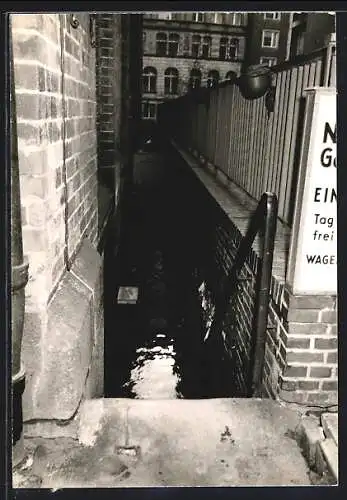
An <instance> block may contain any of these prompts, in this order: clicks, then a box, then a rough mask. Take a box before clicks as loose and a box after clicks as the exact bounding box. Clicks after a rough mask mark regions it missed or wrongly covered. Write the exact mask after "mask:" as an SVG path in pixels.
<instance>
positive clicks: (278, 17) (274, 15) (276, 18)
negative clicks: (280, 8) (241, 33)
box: [263, 12, 281, 21]
mask: <svg viewBox="0 0 347 500" xmlns="http://www.w3.org/2000/svg"><path fill="white" fill-rule="evenodd" d="M269 14H272V17H267V16H268V15H269ZM263 16H264V19H265V20H266V21H280V20H281V12H264V13H263Z"/></svg>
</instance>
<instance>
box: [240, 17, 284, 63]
mask: <svg viewBox="0 0 347 500" xmlns="http://www.w3.org/2000/svg"><path fill="white" fill-rule="evenodd" d="M289 22H290V13H287V12H257V13H249V14H248V24H247V50H246V58H245V63H246V64H245V65H246V66H250V65H256V64H267V65H269V66H275V65H276V64H279V63H280V62H281V61H284V60H285V59H286V55H287V44H288V31H289Z"/></svg>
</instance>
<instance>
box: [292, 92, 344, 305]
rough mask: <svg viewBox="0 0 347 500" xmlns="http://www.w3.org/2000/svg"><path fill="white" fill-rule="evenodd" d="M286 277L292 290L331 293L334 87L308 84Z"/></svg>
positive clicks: (334, 195)
mask: <svg viewBox="0 0 347 500" xmlns="http://www.w3.org/2000/svg"><path fill="white" fill-rule="evenodd" d="M306 92H307V107H306V117H305V125H304V132H303V133H304V135H303V146H302V153H301V159H300V174H299V179H298V192H297V201H296V207H295V213H294V224H293V229H292V242H291V249H290V261H289V282H290V285H291V288H292V292H293V294H297V295H300V294H312V295H321V294H327V295H329V294H332V295H334V294H336V291H337V244H336V237H337V234H336V232H337V224H336V217H337V200H336V198H337V188H336V172H337V170H336V169H337V163H336V90H335V89H334V88H313V89H307V91H306Z"/></svg>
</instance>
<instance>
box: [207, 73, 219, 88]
mask: <svg viewBox="0 0 347 500" xmlns="http://www.w3.org/2000/svg"><path fill="white" fill-rule="evenodd" d="M214 77H215V78H214ZM219 81H220V74H219V71H217V70H216V69H211V70H210V71H209V72H208V75H207V82H206V84H207V87H209V88H215V87H217V85H218V83H219ZM210 82H211V84H210Z"/></svg>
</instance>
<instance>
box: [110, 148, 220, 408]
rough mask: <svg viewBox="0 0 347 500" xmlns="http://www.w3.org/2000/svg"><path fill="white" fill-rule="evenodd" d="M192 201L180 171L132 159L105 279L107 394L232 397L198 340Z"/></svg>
mask: <svg viewBox="0 0 347 500" xmlns="http://www.w3.org/2000/svg"><path fill="white" fill-rule="evenodd" d="M189 194H190V195H191V199H189ZM193 202H194V195H193V194H192V193H189V185H187V183H186V182H185V177H184V172H180V171H179V170H177V167H176V166H175V165H173V164H172V163H170V161H168V160H167V159H166V158H165V156H163V155H162V154H161V153H148V154H145V153H143V154H140V155H137V156H136V158H135V169H134V186H133V189H132V192H131V195H130V197H129V198H128V203H127V207H126V211H125V212H126V213H125V216H124V217H125V220H123V228H124V232H123V234H122V237H121V242H120V248H119V254H118V257H117V259H116V260H117V263H116V264H115V267H114V268H113V270H111V271H110V272H111V273H113V274H114V276H113V279H111V276H109V277H108V278H109V279H110V280H111V281H112V289H113V292H112V297H108V303H107V304H105V308H106V307H107V308H108V311H107V315H106V317H107V318H108V319H107V324H106V330H105V337H106V338H105V353H106V354H105V395H106V397H128V398H135V399H154V400H157V399H181V398H206V397H223V396H230V393H228V390H227V388H225V387H223V376H222V375H223V373H222V372H223V370H222V366H223V364H222V363H221V357H220V353H217V352H216V353H212V352H211V350H210V349H209V351H208V352H207V350H206V348H205V346H204V343H203V338H204V335H205V328H204V324H203V316H202V308H201V300H200V297H199V293H198V288H199V285H200V283H199V279H198V273H197V265H198V262H199V253H200V252H201V245H200V244H199V241H198V238H197V236H196V235H197V231H196V227H194V226H195V225H196V222H195V221H194V217H193V214H194V210H193V208H194V207H193ZM123 287H131V288H132V290H133V292H136V294H137V297H136V300H135V301H133V303H129V302H128V303H126V302H125V303H124V301H123V303H122V301H121V300H119V293H122V292H119V290H121V291H122V289H123ZM110 288H111V287H110ZM130 302H131V301H130Z"/></svg>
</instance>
